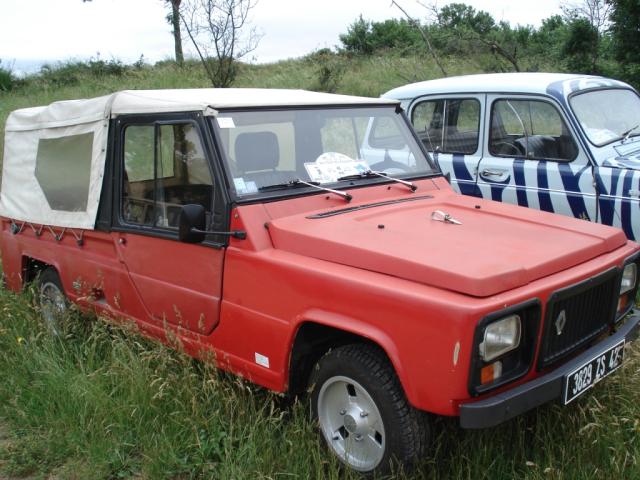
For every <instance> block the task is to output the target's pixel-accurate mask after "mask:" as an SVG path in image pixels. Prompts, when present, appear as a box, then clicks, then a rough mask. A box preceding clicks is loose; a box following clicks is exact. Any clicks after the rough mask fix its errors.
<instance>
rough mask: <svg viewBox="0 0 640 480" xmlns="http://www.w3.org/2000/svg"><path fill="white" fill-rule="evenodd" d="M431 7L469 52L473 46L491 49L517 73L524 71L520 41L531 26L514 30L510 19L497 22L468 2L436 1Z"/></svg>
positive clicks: (439, 20) (442, 26)
mask: <svg viewBox="0 0 640 480" xmlns="http://www.w3.org/2000/svg"><path fill="white" fill-rule="evenodd" d="M427 8H430V9H431V12H432V15H433V16H434V17H435V18H436V20H437V22H438V25H439V27H440V28H441V29H442V30H443V31H446V32H449V33H451V34H452V35H454V36H457V37H458V38H459V39H460V40H461V41H462V42H463V44H465V45H466V46H467V48H466V49H465V50H466V51H469V47H474V48H476V49H483V50H488V51H489V52H491V53H492V54H493V55H494V56H495V57H496V58H498V59H503V60H506V61H507V62H508V63H509V64H510V65H511V68H512V69H513V70H515V71H516V72H519V71H520V64H519V62H518V47H519V46H520V43H519V40H520V38H521V37H523V36H528V35H529V34H530V33H531V32H530V30H529V29H528V28H527V27H517V28H515V29H514V28H512V27H511V26H510V25H509V24H508V23H507V22H500V23H499V24H498V25H496V23H495V20H494V19H493V17H492V16H491V14H489V13H488V12H485V11H483V10H479V11H478V10H476V9H475V8H473V7H471V6H469V5H465V4H464V3H450V4H449V5H445V6H444V7H442V8H441V9H438V7H437V6H436V5H435V4H434V5H432V6H431V7H427Z"/></svg>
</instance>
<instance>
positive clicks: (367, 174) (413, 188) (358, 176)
mask: <svg viewBox="0 0 640 480" xmlns="http://www.w3.org/2000/svg"><path fill="white" fill-rule="evenodd" d="M373 177H381V178H386V179H387V180H391V181H393V182H396V183H401V184H402V185H405V186H407V187H409V189H410V190H411V191H412V192H415V191H416V190H417V189H418V186H417V185H414V184H413V183H411V182H407V181H406V180H400V179H399V178H393V177H390V176H389V175H385V174H384V173H382V172H376V171H373V170H367V171H366V172H362V173H356V174H354V175H345V176H344V177H340V178H338V181H339V182H342V181H343V180H360V179H362V178H373Z"/></svg>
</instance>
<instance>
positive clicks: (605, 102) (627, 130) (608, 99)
mask: <svg viewBox="0 0 640 480" xmlns="http://www.w3.org/2000/svg"><path fill="white" fill-rule="evenodd" d="M570 103H571V108H572V109H573V113H574V114H575V116H576V118H577V119H578V121H579V122H580V125H582V128H583V130H584V132H585V134H586V135H587V137H588V138H589V141H591V143H593V144H594V145H596V146H598V147H601V146H603V145H606V144H607V143H611V142H614V141H616V140H620V139H622V138H625V137H626V136H627V135H628V136H630V137H631V136H636V135H640V98H639V97H638V95H637V94H636V93H635V92H633V91H632V90H628V89H621V88H618V89H603V90H593V91H590V92H586V93H580V94H578V95H575V96H573V97H572V98H571V100H570Z"/></svg>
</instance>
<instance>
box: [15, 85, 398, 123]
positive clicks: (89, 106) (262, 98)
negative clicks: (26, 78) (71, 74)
mask: <svg viewBox="0 0 640 480" xmlns="http://www.w3.org/2000/svg"><path fill="white" fill-rule="evenodd" d="M395 103H397V102H396V101H394V100H390V99H382V98H368V97H356V96H349V95H336V94H331V93H319V92H309V91H306V90H284V89H267V88H192V89H171V90H123V91H120V92H115V93H112V94H110V95H105V96H103V97H97V98H91V99H81V100H63V101H60V102H54V103H52V104H50V105H47V106H43V107H33V108H24V109H20V110H15V111H14V112H12V113H11V114H10V115H9V118H8V119H7V125H6V129H7V130H37V129H41V128H52V127H56V126H68V125H74V124H82V123H86V122H91V121H95V120H96V119H98V118H102V119H105V118H113V117H116V116H118V115H123V114H135V113H162V112H183V111H209V114H212V115H215V110H216V109H224V108H244V107H287V106H322V105H329V106H336V105H375V104H395ZM211 110H213V111H211Z"/></svg>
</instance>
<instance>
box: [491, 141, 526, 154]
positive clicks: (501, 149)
mask: <svg viewBox="0 0 640 480" xmlns="http://www.w3.org/2000/svg"><path fill="white" fill-rule="evenodd" d="M493 147H494V149H495V151H496V152H497V153H498V155H513V156H516V157H519V156H523V155H524V152H523V151H522V150H520V147H519V146H517V145H514V144H513V143H511V142H505V141H502V142H496V143H494V144H493Z"/></svg>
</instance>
